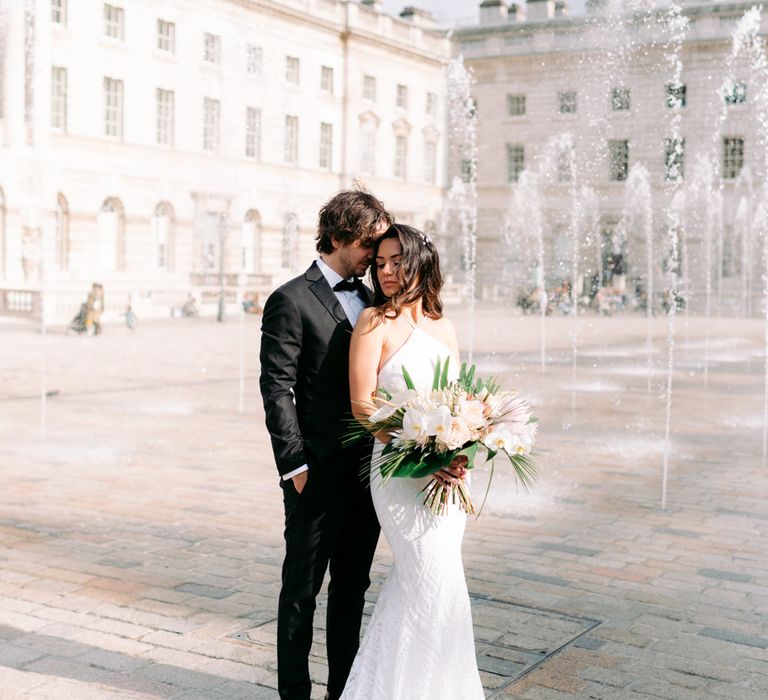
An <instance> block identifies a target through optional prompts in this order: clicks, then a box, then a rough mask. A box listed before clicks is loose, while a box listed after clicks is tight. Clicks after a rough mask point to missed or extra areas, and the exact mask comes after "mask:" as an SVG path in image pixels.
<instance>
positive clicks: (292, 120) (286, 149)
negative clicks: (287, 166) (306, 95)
mask: <svg viewBox="0 0 768 700" xmlns="http://www.w3.org/2000/svg"><path fill="white" fill-rule="evenodd" d="M283 160H284V161H285V162H286V163H292V164H294V165H295V164H296V163H298V162H299V118H298V117H292V116H290V115H286V117H285V142H284V144H283Z"/></svg>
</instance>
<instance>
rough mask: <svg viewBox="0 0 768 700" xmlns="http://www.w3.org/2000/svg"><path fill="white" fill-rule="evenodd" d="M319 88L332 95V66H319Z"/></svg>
mask: <svg viewBox="0 0 768 700" xmlns="http://www.w3.org/2000/svg"><path fill="white" fill-rule="evenodd" d="M320 90H322V91H323V92H326V93H328V94H329V95H333V68H331V67H330V66H321V68H320Z"/></svg>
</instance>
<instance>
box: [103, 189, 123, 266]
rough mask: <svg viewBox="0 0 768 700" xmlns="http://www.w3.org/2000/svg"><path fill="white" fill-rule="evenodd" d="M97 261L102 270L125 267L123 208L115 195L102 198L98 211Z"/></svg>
mask: <svg viewBox="0 0 768 700" xmlns="http://www.w3.org/2000/svg"><path fill="white" fill-rule="evenodd" d="M98 228H99V240H98V251H99V263H100V265H99V266H100V268H101V269H102V270H124V269H125V210H124V209H123V204H122V202H121V201H120V200H119V199H117V198H116V197H109V198H107V199H105V200H104V203H103V204H102V205H101V211H99V221H98Z"/></svg>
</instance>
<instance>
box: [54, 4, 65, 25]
mask: <svg viewBox="0 0 768 700" xmlns="http://www.w3.org/2000/svg"><path fill="white" fill-rule="evenodd" d="M51 22H53V23H54V24H60V25H62V26H63V27H65V26H66V25H67V0H51Z"/></svg>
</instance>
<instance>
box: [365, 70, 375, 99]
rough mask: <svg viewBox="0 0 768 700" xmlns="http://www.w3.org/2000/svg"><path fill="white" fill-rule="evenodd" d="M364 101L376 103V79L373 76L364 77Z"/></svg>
mask: <svg viewBox="0 0 768 700" xmlns="http://www.w3.org/2000/svg"><path fill="white" fill-rule="evenodd" d="M363 99H364V100H369V101H370V102H376V78H374V77H373V76H372V75H364V76H363Z"/></svg>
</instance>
